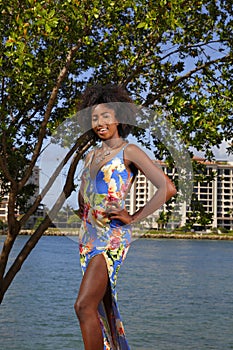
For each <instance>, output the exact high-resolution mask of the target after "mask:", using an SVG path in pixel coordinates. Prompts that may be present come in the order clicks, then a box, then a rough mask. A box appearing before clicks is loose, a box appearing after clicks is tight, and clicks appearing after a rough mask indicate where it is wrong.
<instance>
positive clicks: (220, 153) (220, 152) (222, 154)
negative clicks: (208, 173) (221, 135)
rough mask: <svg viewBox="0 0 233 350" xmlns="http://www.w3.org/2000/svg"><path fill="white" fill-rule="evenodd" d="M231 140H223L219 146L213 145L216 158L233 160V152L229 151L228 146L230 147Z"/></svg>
mask: <svg viewBox="0 0 233 350" xmlns="http://www.w3.org/2000/svg"><path fill="white" fill-rule="evenodd" d="M229 145H230V142H229V141H228V142H227V141H223V142H222V143H221V145H220V147H219V148H217V147H213V152H214V155H215V158H216V160H227V161H229V162H233V154H230V155H229V154H228V153H227V147H229Z"/></svg>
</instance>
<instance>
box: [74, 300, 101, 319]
mask: <svg viewBox="0 0 233 350" xmlns="http://www.w3.org/2000/svg"><path fill="white" fill-rule="evenodd" d="M74 310H75V313H76V315H77V317H78V319H79V320H80V321H83V320H85V319H87V318H88V317H92V315H93V312H96V310H95V309H94V308H93V307H92V306H91V304H90V303H88V302H87V301H85V300H79V299H78V300H77V301H76V302H75V304H74Z"/></svg>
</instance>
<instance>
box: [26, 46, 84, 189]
mask: <svg viewBox="0 0 233 350" xmlns="http://www.w3.org/2000/svg"><path fill="white" fill-rule="evenodd" d="M81 44H82V40H81V39H80V40H79V43H78V45H76V46H74V47H73V48H72V49H71V50H70V51H69V52H68V55H67V58H66V64H65V66H64V67H63V68H62V70H61V71H60V73H59V76H58V78H57V81H56V84H55V86H54V87H53V90H52V92H51V95H50V98H49V101H48V104H47V108H46V111H45V114H44V119H43V121H42V123H41V126H40V130H39V135H38V142H37V144H36V146H35V148H34V153H33V155H32V159H31V162H30V165H29V167H28V169H27V171H26V173H25V175H24V177H23V179H22V180H21V181H20V182H19V190H21V189H22V188H23V186H24V185H25V184H26V182H27V181H28V179H29V177H30V176H31V173H32V169H33V168H34V166H35V164H36V161H37V159H38V156H39V154H40V151H41V147H42V143H43V140H44V137H45V135H46V127H47V124H48V121H49V118H50V115H51V111H52V108H53V106H54V103H55V100H56V98H57V94H58V91H59V88H60V86H61V84H62V82H63V80H64V79H65V77H66V75H67V73H68V71H69V67H70V65H71V63H72V58H73V56H74V54H75V53H76V52H77V51H78V50H79V48H80V47H81Z"/></svg>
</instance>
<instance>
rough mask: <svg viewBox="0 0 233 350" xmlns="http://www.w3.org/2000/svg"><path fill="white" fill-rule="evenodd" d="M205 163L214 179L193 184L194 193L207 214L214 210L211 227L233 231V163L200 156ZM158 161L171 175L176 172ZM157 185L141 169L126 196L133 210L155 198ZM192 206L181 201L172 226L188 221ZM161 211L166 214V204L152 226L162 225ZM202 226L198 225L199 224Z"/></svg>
mask: <svg viewBox="0 0 233 350" xmlns="http://www.w3.org/2000/svg"><path fill="white" fill-rule="evenodd" d="M196 160H197V161H198V162H201V163H203V164H204V165H205V169H206V170H205V171H206V174H207V175H211V174H212V173H213V172H214V174H215V176H214V179H213V180H212V181H210V182H207V181H206V182H196V183H194V184H193V192H194V193H195V194H196V198H197V199H198V201H200V203H202V206H203V208H204V210H205V212H206V213H212V223H211V224H210V225H208V228H214V227H218V228H220V227H224V228H226V229H228V230H233V162H225V161H216V162H207V161H205V160H204V159H202V158H198V159H196ZM155 163H157V164H158V165H159V166H160V167H161V168H162V170H163V171H164V172H165V173H166V174H168V175H173V176H177V175H176V170H175V169H169V168H168V166H167V165H166V164H165V163H163V162H155ZM155 191H156V188H155V187H154V186H153V185H152V184H151V183H150V182H149V181H148V180H147V179H146V178H145V176H144V175H143V174H142V173H140V172H139V174H138V175H137V178H136V180H135V182H134V184H133V186H132V188H131V191H130V193H129V195H128V197H127V199H126V207H127V208H128V210H129V212H130V213H133V212H134V211H135V210H138V209H139V208H141V207H142V206H144V205H145V203H146V202H147V201H148V200H149V199H150V198H151V197H152V195H153V194H154V193H155ZM189 210H190V207H189V206H187V205H186V203H184V202H183V203H180V205H179V209H178V210H177V209H176V212H175V213H173V218H172V219H170V220H169V225H170V227H171V228H173V227H177V226H184V225H185V224H186V222H187V213H188V211H189ZM161 212H165V213H166V205H164V206H163V207H162V208H160V209H159V210H157V211H156V212H155V213H154V214H152V215H151V216H150V217H149V218H148V220H147V221H146V222H145V224H147V225H148V227H153V228H159V227H160V225H159V221H158V218H159V216H160V214H161ZM196 226H197V228H198V225H196Z"/></svg>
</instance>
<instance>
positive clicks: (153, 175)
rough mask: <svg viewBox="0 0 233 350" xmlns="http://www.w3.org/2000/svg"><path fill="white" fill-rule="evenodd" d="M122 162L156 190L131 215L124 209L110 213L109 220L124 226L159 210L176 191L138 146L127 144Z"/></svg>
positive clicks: (166, 177)
mask: <svg viewBox="0 0 233 350" xmlns="http://www.w3.org/2000/svg"><path fill="white" fill-rule="evenodd" d="M124 158H125V159H124V160H125V164H126V165H128V166H129V165H130V164H131V163H133V164H134V166H135V167H136V168H137V169H139V170H140V171H141V172H142V173H143V174H144V175H145V177H146V178H147V179H148V180H149V181H151V183H152V184H153V185H154V186H155V187H156V188H157V191H156V192H155V194H154V195H153V196H152V198H151V199H150V200H149V201H148V202H147V203H146V204H145V206H144V207H142V208H140V209H139V210H138V211H136V212H135V213H134V214H133V215H129V214H128V212H127V211H126V210H125V209H124V210H121V211H117V210H115V211H111V213H110V215H109V217H110V219H119V220H121V221H122V222H124V223H125V224H130V223H133V222H137V221H141V220H142V219H144V218H146V217H147V216H148V215H150V214H152V213H153V212H155V211H156V210H157V209H159V208H160V207H161V206H162V205H163V204H164V203H166V202H167V201H168V200H169V199H170V198H171V197H172V196H174V195H175V194H176V193H177V191H176V188H175V186H174V184H173V183H172V181H171V180H170V179H169V178H168V176H167V175H166V174H164V172H163V171H162V170H161V169H160V168H159V167H157V166H156V165H155V164H154V163H153V162H152V160H151V159H150V158H149V157H148V156H147V154H146V153H145V152H144V151H142V150H141V149H140V148H139V147H138V146H136V145H134V144H129V145H128V146H127V147H126V148H125V151H124Z"/></svg>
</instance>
